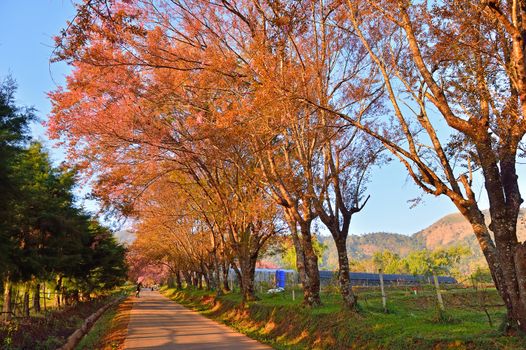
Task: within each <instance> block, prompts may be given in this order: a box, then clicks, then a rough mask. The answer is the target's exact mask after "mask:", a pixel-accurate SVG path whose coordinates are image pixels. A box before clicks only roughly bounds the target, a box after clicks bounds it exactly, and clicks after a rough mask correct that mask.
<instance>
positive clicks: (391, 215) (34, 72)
mask: <svg viewBox="0 0 526 350" xmlns="http://www.w3.org/2000/svg"><path fill="white" fill-rule="evenodd" d="M0 13H1V14H2V21H0V76H2V77H4V76H6V75H7V74H11V75H12V76H13V77H14V78H15V79H16V81H17V82H18V86H19V89H18V95H17V97H18V103H19V104H21V105H32V106H34V107H36V108H37V110H38V115H39V117H40V118H41V119H42V120H45V119H46V118H47V115H48V113H49V110H50V102H49V100H48V99H47V97H46V92H48V91H51V90H53V89H55V88H56V87H57V84H58V85H60V84H62V83H63V82H64V77H65V76H66V75H67V73H68V72H69V68H68V67H67V66H66V65H65V64H63V63H54V64H51V65H50V63H49V59H50V57H51V53H52V50H53V36H54V35H57V34H58V33H59V31H60V29H61V28H63V27H64V26H65V24H66V21H67V20H68V19H72V18H73V15H74V8H73V5H72V3H71V2H70V1H68V0H0ZM33 136H34V137H35V138H36V139H39V140H42V141H44V143H45V144H47V145H48V147H49V148H50V150H51V152H52V158H53V159H54V160H55V161H59V160H61V159H62V158H63V152H62V151H61V150H60V149H56V148H52V147H51V143H50V142H48V141H47V139H46V137H45V131H44V129H43V128H42V127H41V126H39V125H35V126H34V127H33ZM523 168H524V167H523V166H521V168H520V174H521V175H522V174H524V175H526V174H525V172H524V169H523ZM522 177H525V178H526V176H520V178H522ZM479 186H480V185H479ZM368 192H369V193H370V194H371V199H370V200H369V202H368V204H367V205H366V207H365V208H364V209H363V211H362V212H361V213H358V214H356V215H355V217H354V218H353V222H352V225H351V226H352V228H351V232H352V233H355V234H356V233H359V234H360V233H367V232H377V231H386V232H397V233H403V234H412V233H415V232H417V231H418V230H421V229H423V228H425V227H427V226H429V225H431V224H432V223H433V222H434V221H436V220H437V219H439V218H441V217H442V216H444V215H446V214H449V213H452V212H455V211H456V209H455V207H454V206H453V205H452V204H451V203H450V201H449V199H447V198H445V197H440V198H435V197H432V196H429V195H424V197H423V199H424V201H423V203H422V204H420V205H418V206H417V207H416V208H413V209H410V203H408V200H410V199H413V198H416V197H418V196H419V195H420V194H421V191H420V190H419V189H418V188H417V187H416V186H415V185H414V184H413V182H412V180H410V179H408V178H407V175H406V172H405V171H404V169H403V168H402V166H401V165H400V164H398V163H396V162H393V163H392V164H390V165H387V166H385V167H383V168H381V169H379V170H377V171H376V172H375V174H374V176H373V178H372V181H371V183H370V185H369V191H368ZM482 201H483V203H484V202H485V200H484V198H482ZM482 207H485V205H484V204H483V205H482Z"/></svg>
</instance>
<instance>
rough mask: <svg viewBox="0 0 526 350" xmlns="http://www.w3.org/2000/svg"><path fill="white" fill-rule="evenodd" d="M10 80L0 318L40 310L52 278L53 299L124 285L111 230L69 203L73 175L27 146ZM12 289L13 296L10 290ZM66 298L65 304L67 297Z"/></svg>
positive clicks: (0, 228)
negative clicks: (17, 297)
mask: <svg viewBox="0 0 526 350" xmlns="http://www.w3.org/2000/svg"><path fill="white" fill-rule="evenodd" d="M15 91H16V87H15V83H14V82H13V80H12V79H10V78H8V79H6V80H5V81H3V82H2V83H1V84H0V158H1V160H0V166H1V167H2V169H1V171H0V176H1V180H0V186H1V189H0V193H2V200H1V201H0V206H1V207H0V280H1V285H2V289H3V291H4V298H3V308H2V318H3V319H4V320H8V319H10V318H11V317H12V315H13V313H14V311H13V304H14V298H13V293H14V289H17V290H19V291H22V293H23V298H22V305H21V307H18V308H17V310H18V311H19V312H20V313H21V314H23V315H24V316H29V312H30V308H31V307H30V299H32V301H33V309H34V311H35V312H40V309H41V307H40V301H41V291H42V290H45V283H46V282H48V284H50V283H49V282H50V281H52V283H51V284H52V285H53V286H55V294H56V295H57V300H56V303H57V304H58V305H59V306H60V303H61V301H63V302H65V301H66V299H67V298H66V296H71V298H73V299H76V300H78V299H79V297H80V295H79V293H81V294H84V295H85V296H88V297H89V294H90V293H91V292H93V291H99V290H104V289H108V288H113V287H114V286H115V285H118V284H120V283H122V281H123V278H124V277H125V274H126V270H125V265H124V253H125V251H124V248H123V247H122V246H120V245H118V244H117V243H116V241H115V239H114V238H113V236H112V234H111V232H110V231H109V230H108V229H106V228H104V227H103V226H101V225H100V224H99V223H98V222H97V221H96V220H95V219H94V218H92V217H90V216H89V215H87V214H86V213H84V212H83V211H82V210H81V209H79V208H78V207H77V206H76V205H75V204H74V195H73V190H74V187H75V181H76V179H75V172H74V171H71V170H67V169H66V168H63V167H54V166H53V165H52V164H51V162H50V159H49V156H48V154H47V153H46V151H45V150H44V149H43V147H42V145H41V144H40V143H38V142H31V143H30V144H28V141H29V137H28V136H27V128H28V124H29V122H30V121H31V120H33V119H34V112H33V110H31V109H24V108H19V107H17V106H16V105H15ZM71 293H74V294H71ZM16 294H18V293H16ZM71 298H68V302H69V299H71Z"/></svg>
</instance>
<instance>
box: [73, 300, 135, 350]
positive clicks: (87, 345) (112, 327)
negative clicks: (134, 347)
mask: <svg viewBox="0 0 526 350" xmlns="http://www.w3.org/2000/svg"><path fill="white" fill-rule="evenodd" d="M132 306H133V301H132V299H131V298H127V299H125V300H124V301H123V302H121V303H119V304H118V305H114V306H112V307H111V308H110V309H108V310H107V311H106V312H105V313H104V314H103V315H102V316H101V317H100V318H99V320H98V321H97V322H96V323H95V324H94V325H93V327H92V328H91V330H90V331H89V332H88V334H86V336H85V337H84V338H82V340H81V342H80V343H79V344H78V345H77V347H76V348H75V350H92V349H98V350H120V349H123V344H124V340H125V339H126V334H127V330H128V322H129V320H130V311H131V308H132Z"/></svg>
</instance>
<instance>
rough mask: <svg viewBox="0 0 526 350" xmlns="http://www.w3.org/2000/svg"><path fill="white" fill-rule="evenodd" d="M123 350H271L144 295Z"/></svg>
mask: <svg viewBox="0 0 526 350" xmlns="http://www.w3.org/2000/svg"><path fill="white" fill-rule="evenodd" d="M124 348H125V349H129V350H132V349H133V350H137V349H163V350H168V349H177V350H179V349H181V350H183V349H184V350H197V349H203V350H208V349H214V350H223V349H224V350H227V349H229V350H241V349H247V350H267V349H272V348H271V347H269V346H267V345H263V344H261V343H259V342H257V341H255V340H253V339H250V338H248V337H247V336H245V335H243V334H240V333H237V332H235V331H234V330H232V329H231V328H228V327H227V326H225V325H222V324H219V323H217V322H214V321H212V320H210V319H208V318H206V317H204V316H201V315H200V314H198V313H197V312H195V311H191V310H188V309H187V308H185V307H183V306H181V305H179V304H176V303H175V302H173V301H172V300H170V299H168V298H166V297H165V296H163V295H161V294H159V292H156V291H154V292H151V291H144V290H143V291H142V292H141V295H140V297H139V298H136V299H135V300H134V304H133V308H132V310H131V314H130V322H129V323H128V336H127V337H126V341H125V342H124Z"/></svg>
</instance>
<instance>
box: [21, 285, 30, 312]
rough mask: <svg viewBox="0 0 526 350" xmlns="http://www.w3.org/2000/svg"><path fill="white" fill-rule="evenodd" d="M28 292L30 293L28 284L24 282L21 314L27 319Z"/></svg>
mask: <svg viewBox="0 0 526 350" xmlns="http://www.w3.org/2000/svg"><path fill="white" fill-rule="evenodd" d="M29 291H30V284H29V282H26V284H25V288H24V300H23V303H22V314H23V316H24V317H29Z"/></svg>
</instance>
